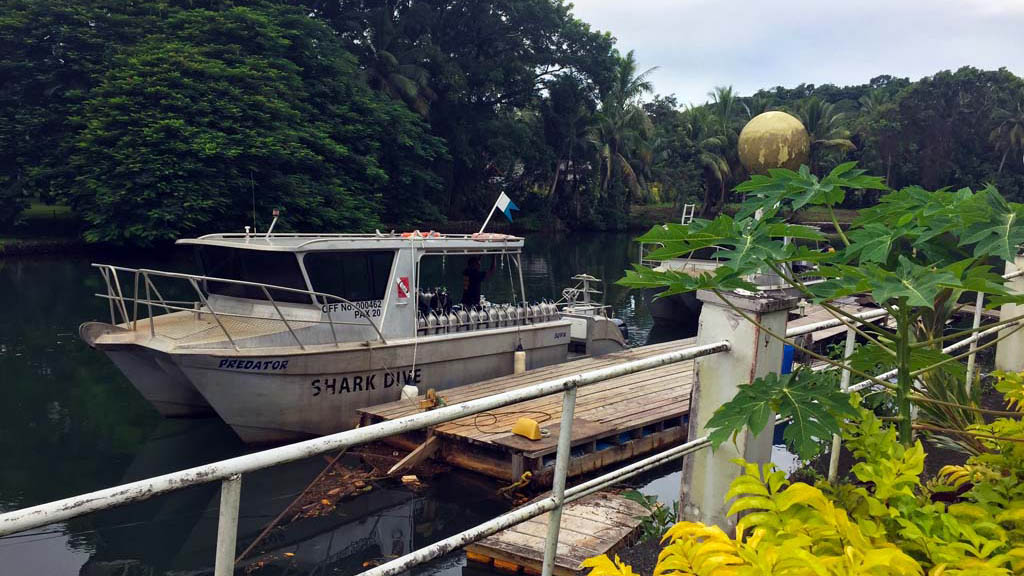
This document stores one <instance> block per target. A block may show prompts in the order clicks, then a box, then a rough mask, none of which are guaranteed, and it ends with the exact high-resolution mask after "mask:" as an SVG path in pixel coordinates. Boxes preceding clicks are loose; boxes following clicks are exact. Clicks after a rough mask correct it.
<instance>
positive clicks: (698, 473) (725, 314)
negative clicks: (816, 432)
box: [680, 290, 799, 532]
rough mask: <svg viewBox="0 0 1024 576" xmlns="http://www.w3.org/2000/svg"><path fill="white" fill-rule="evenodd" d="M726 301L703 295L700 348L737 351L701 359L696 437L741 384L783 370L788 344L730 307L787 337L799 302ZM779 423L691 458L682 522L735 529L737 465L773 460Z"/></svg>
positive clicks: (694, 398) (774, 298)
mask: <svg viewBox="0 0 1024 576" xmlns="http://www.w3.org/2000/svg"><path fill="white" fill-rule="evenodd" d="M724 297H725V298H728V299H729V303H726V302H724V301H723V300H722V299H721V298H720V297H719V296H718V295H716V294H715V293H713V292H709V291H704V290H700V291H698V292H697V298H699V299H700V300H701V301H702V302H703V308H702V310H701V314H700V321H699V324H698V328H697V345H698V346H700V345H702V344H708V343H711V342H718V341H721V340H728V341H729V342H730V343H731V344H732V346H731V348H730V350H729V351H728V352H723V353H721V354H715V355H713V356H705V357H702V358H698V359H697V360H696V364H695V366H694V382H693V392H692V393H691V400H690V428H689V437H690V438H697V437H700V436H703V435H705V434H707V431H706V430H705V429H704V426H705V424H706V423H707V421H708V420H710V419H711V416H712V414H714V412H715V410H717V409H718V407H719V406H721V405H722V404H724V403H725V402H727V401H729V400H731V399H732V398H733V396H735V395H736V392H737V390H738V387H739V386H740V385H741V384H747V383H749V382H751V381H752V380H754V379H755V378H757V377H760V376H764V375H766V374H768V373H770V372H778V371H779V370H780V369H781V366H782V342H780V341H778V340H777V339H775V338H772V337H771V336H769V335H768V334H766V333H764V332H763V331H762V330H761V328H759V327H757V326H755V325H754V324H752V323H751V322H749V321H747V320H746V319H745V318H743V316H741V315H740V314H739V313H737V312H736V311H735V310H733V309H732V308H731V307H730V306H729V304H732V306H735V307H736V308H738V309H739V310H742V311H743V312H744V314H746V315H747V316H749V317H751V318H752V319H754V320H756V321H757V322H758V323H760V324H761V325H762V326H764V328H767V329H768V330H771V331H772V332H775V333H776V334H785V333H786V324H787V321H788V313H789V311H790V310H791V309H793V308H795V307H796V305H797V302H798V300H799V299H798V298H796V297H794V296H789V295H785V294H781V293H780V294H778V295H764V294H758V295H754V296H744V295H739V294H735V293H729V294H725V295H724ZM774 421H775V418H774V416H773V417H772V418H770V420H769V422H771V423H770V424H768V426H767V427H766V428H765V429H764V430H761V431H759V432H758V433H752V432H750V431H749V430H748V431H745V432H744V433H743V434H740V435H738V436H737V437H736V440H735V443H734V442H725V443H723V444H722V445H721V446H719V447H718V449H717V450H715V451H711V450H701V451H700V452H695V453H693V454H689V455H687V456H686V457H685V459H684V460H683V477H682V483H681V487H680V502H681V506H680V508H681V509H680V516H681V517H682V518H681V519H684V520H691V521H698V522H703V523H705V524H716V525H718V526H719V527H721V528H722V529H723V530H725V531H726V532H731V531H732V530H733V529H734V528H735V523H736V519H735V518H729V517H728V516H727V515H726V512H727V511H728V509H729V504H728V503H727V502H726V501H725V494H726V492H727V491H728V490H729V485H730V484H731V483H732V481H733V480H734V479H735V478H736V477H737V476H739V475H740V474H741V473H742V469H741V468H740V467H739V466H737V465H736V464H735V463H733V462H732V460H733V459H736V458H743V459H744V460H746V461H748V462H758V463H764V462H768V461H770V460H771V454H772V433H773V428H774Z"/></svg>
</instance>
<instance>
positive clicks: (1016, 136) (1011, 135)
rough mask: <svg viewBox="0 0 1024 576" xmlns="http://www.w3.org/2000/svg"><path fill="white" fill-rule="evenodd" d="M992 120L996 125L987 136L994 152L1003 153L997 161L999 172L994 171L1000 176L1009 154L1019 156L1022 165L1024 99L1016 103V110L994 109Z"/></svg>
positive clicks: (1023, 152) (1023, 159)
mask: <svg viewBox="0 0 1024 576" xmlns="http://www.w3.org/2000/svg"><path fill="white" fill-rule="evenodd" d="M992 119H993V120H995V121H996V122H998V124H996V127H995V128H993V129H992V133H991V134H989V140H990V141H991V142H992V143H993V144H995V146H996V151H999V150H1002V152H1003V157H1002V158H1001V159H1000V160H999V170H997V171H996V174H1001V173H1002V172H1003V165H1004V164H1006V157H1007V156H1008V155H1009V154H1010V152H1016V153H1017V154H1021V155H1022V158H1021V162H1022V163H1024V99H1022V100H1020V101H1018V102H1017V107H1016V110H1006V109H1004V108H996V110H995V111H994V112H993V113H992Z"/></svg>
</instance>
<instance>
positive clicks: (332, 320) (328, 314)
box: [314, 295, 338, 346]
mask: <svg viewBox="0 0 1024 576" xmlns="http://www.w3.org/2000/svg"><path fill="white" fill-rule="evenodd" d="M314 300H315V297H314ZM323 306H324V308H326V309H327V312H326V314H327V322H328V323H329V324H330V325H331V338H333V339H334V345H335V346H338V333H337V332H336V331H335V330H334V318H333V317H332V316H331V307H330V306H328V305H327V296H326V295H325V296H324V297H323Z"/></svg>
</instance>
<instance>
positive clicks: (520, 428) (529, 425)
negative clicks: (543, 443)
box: [512, 418, 541, 440]
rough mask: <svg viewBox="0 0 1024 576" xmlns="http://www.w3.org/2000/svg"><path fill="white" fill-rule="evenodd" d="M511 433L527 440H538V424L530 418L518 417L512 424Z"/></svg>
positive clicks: (539, 434) (539, 437) (539, 436)
mask: <svg viewBox="0 0 1024 576" xmlns="http://www.w3.org/2000/svg"><path fill="white" fill-rule="evenodd" d="M512 433H513V434H518V435H519V436H522V437H523V438H526V439H528V440H540V439H541V433H540V424H538V423H537V421H536V420H534V419H532V418H520V419H519V420H516V423H515V424H513V425H512Z"/></svg>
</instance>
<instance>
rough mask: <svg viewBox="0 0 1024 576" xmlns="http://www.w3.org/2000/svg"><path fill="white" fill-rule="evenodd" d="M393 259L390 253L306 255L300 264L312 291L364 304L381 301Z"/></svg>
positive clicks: (392, 253) (392, 252)
mask: <svg viewBox="0 0 1024 576" xmlns="http://www.w3.org/2000/svg"><path fill="white" fill-rule="evenodd" d="M394 257H395V253H394V251H392V250H373V251H367V252H309V253H307V254H306V255H305V256H303V258H302V262H303V263H304V264H305V265H306V273H307V274H309V281H310V283H312V284H313V290H316V291H317V292H324V293H326V294H331V295H334V296H340V297H342V298H344V299H346V300H349V301H352V302H364V301H367V300H383V299H384V294H386V293H387V289H388V278H389V277H390V275H391V263H392V261H393V260H394Z"/></svg>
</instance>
